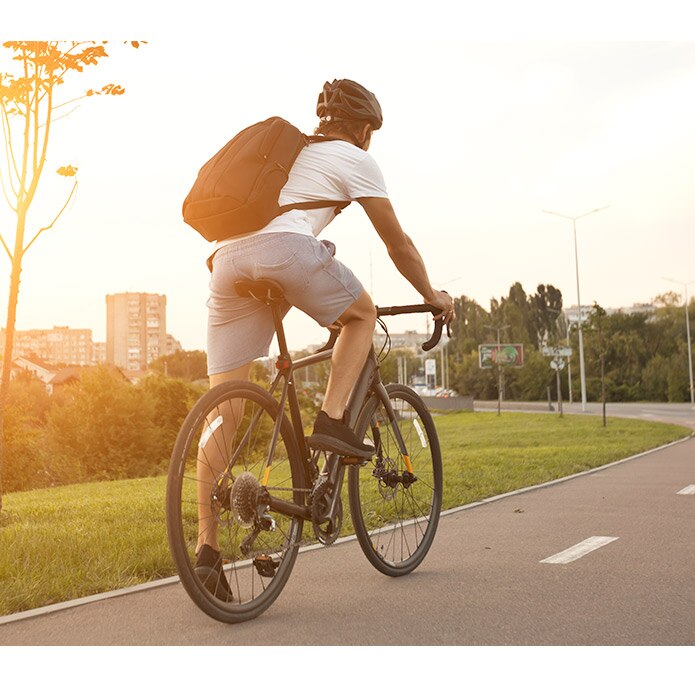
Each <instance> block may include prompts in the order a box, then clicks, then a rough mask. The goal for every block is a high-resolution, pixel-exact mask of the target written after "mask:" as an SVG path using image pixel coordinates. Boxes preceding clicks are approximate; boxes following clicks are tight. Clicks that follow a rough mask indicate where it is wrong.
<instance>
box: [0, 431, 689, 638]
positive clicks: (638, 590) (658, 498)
mask: <svg viewBox="0 0 695 700" xmlns="http://www.w3.org/2000/svg"><path fill="white" fill-rule="evenodd" d="M693 485H695V440H692V439H691V440H687V441H684V442H681V443H679V444H676V445H673V446H670V447H668V448H665V449H661V450H658V451H654V452H652V453H650V454H647V455H644V456H642V457H639V458H636V459H631V460H628V461H625V462H623V463H620V464H617V465H615V466H611V467H609V468H607V469H603V470H600V471H594V472H592V473H589V474H586V475H583V476H580V477H578V478H573V479H569V480H565V481H562V482H560V483H555V484H553V485H549V486H546V487H543V488H540V489H534V490H527V491H525V492H523V493H517V494H514V495H510V496H507V497H504V498H499V499H496V500H492V501H490V502H487V503H483V504H481V505H478V506H476V507H469V508H466V509H463V510H460V511H458V512H455V513H452V514H449V515H447V516H445V517H443V518H442V520H441V521H440V525H439V530H438V532H437V537H436V539H435V542H434V544H433V546H432V549H431V551H430V553H429V555H428V557H427V558H426V559H425V561H424V563H423V564H422V565H421V567H420V568H419V569H418V570H417V571H416V572H414V573H413V574H411V575H409V576H405V577H402V578H398V579H392V578H389V577H386V576H383V575H381V574H379V573H378V572H377V571H376V570H375V569H373V568H372V567H371V566H370V565H369V564H368V562H367V561H366V559H365V558H364V556H363V555H362V552H361V550H360V548H359V545H358V544H357V542H355V541H354V540H353V541H348V542H345V543H340V544H337V545H334V546H333V547H331V548H328V549H323V548H321V549H315V550H312V551H308V552H303V553H302V554H300V556H299V558H298V560H297V564H296V566H295V569H294V571H293V574H292V576H291V578H290V580H289V583H288V584H287V586H286V588H285V590H284V591H283V593H282V594H281V596H280V598H279V599H278V600H277V601H276V603H275V604H274V605H273V606H272V607H271V608H270V610H268V611H267V612H266V613H265V614H264V615H263V616H261V617H260V618H258V619H257V620H254V621H251V622H248V623H244V624H242V625H235V626H228V625H224V624H222V623H218V622H216V621H214V620H212V619H209V618H207V617H206V616H205V615H204V614H203V613H201V612H200V611H199V610H198V609H197V608H196V607H195V606H194V605H193V603H192V602H190V600H189V599H188V598H187V596H186V594H185V592H184V591H183V589H182V588H181V586H180V585H179V584H173V585H166V586H162V587H158V588H153V589H150V590H145V591H140V592H136V593H132V594H129V595H126V596H121V597H115V598H110V599H107V600H102V601H98V602H93V603H89V604H87V605H84V606H80V607H75V608H71V609H68V610H63V611H60V612H54V613H51V614H48V615H43V616H40V617H33V618H28V619H24V620H20V621H17V622H12V623H9V624H3V625H0V644H10V645H24V644H43V645H52V644H61V645H67V644H76V645H92V644H121V645H130V644H157V645H166V644H177V645H180V644H185V645H204V644H215V645H256V644H262V645H272V644H282V645H294V644H316V645H330V644H345V645H353V644H356V645H360V644H376V645H391V644H392V645H404V644H405V645H409V644H414V645H423V644H455V645H475V644H487V645H499V644H514V645H527V644H528V645H546V644H550V645H553V644H558V645H568V644H569V645H573V644H581V645H610V644H619V645H636V644H637V645H658V644H673V645H678V644H688V645H691V644H693V643H694V642H695V582H694V581H693V577H692V571H693V570H695V548H693V546H692V545H693V542H695V518H694V517H693V516H694V515H695V493H692V494H691V493H690V491H689V487H690V486H693ZM693 490H694V491H695V489H693ZM595 538H604V539H601V540H598V539H595ZM599 544H600V546H598V545H599ZM578 546H579V547H580V548H579V549H577V547H578ZM568 550H570V551H569V553H568ZM578 554H579V555H580V556H577V555H578Z"/></svg>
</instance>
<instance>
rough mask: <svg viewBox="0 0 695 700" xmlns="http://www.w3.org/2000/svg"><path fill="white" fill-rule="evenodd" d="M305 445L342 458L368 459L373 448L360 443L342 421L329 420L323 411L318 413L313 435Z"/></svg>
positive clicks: (343, 420) (372, 453) (372, 452)
mask: <svg viewBox="0 0 695 700" xmlns="http://www.w3.org/2000/svg"><path fill="white" fill-rule="evenodd" d="M307 444H308V445H309V447H311V448H312V449H314V450H325V451H326V452H333V453H335V454H337V455H341V456H343V457H360V458H362V459H369V458H370V457H372V456H373V455H374V447H373V446H372V445H370V444H368V443H365V442H362V441H361V440H360V439H359V438H358V437H357V435H355V433H354V432H353V431H352V430H350V428H348V426H347V423H346V421H345V416H344V415H343V419H342V420H337V419H335V418H331V417H330V416H329V415H328V414H327V413H326V412H325V411H319V415H318V416H317V417H316V422H315V423H314V433H313V435H311V436H310V437H308V438H307Z"/></svg>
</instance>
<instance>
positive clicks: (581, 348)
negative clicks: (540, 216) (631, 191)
mask: <svg viewBox="0 0 695 700" xmlns="http://www.w3.org/2000/svg"><path fill="white" fill-rule="evenodd" d="M609 206H610V205H606V206H605V207H599V208H598V209H592V210H591V211H587V212H585V213H584V214H580V215H579V216H567V215H566V214H558V213H557V212H556V211H548V210H547V209H544V210H543V213H544V214H552V215H553V216H559V217H561V218H563V219H569V220H570V221H571V222H572V232H573V234H574V266H575V271H576V273H577V309H578V311H579V318H578V320H577V330H578V331H579V374H580V375H581V385H582V411H586V372H585V371H584V336H583V335H582V304H581V301H580V300H579V256H578V254H577V219H582V218H583V217H585V216H589V214H595V213H596V212H597V211H603V210H604V209H608V207H609Z"/></svg>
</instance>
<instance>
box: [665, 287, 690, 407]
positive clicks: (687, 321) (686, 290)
mask: <svg viewBox="0 0 695 700" xmlns="http://www.w3.org/2000/svg"><path fill="white" fill-rule="evenodd" d="M664 279H665V280H667V281H668V282H675V283H676V284H682V285H683V286H684V287H685V333H686V337H687V339H688V371H689V376H690V405H691V406H693V407H695V387H693V350H692V347H691V345H690V314H689V313H688V285H689V284H692V283H693V282H695V280H690V282H681V281H680V280H672V279H670V278H668V277H664Z"/></svg>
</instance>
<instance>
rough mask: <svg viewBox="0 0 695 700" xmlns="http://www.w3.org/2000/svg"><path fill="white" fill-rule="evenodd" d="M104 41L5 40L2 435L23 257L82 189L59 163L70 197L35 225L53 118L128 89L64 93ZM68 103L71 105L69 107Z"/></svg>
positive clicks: (1, 89)
mask: <svg viewBox="0 0 695 700" xmlns="http://www.w3.org/2000/svg"><path fill="white" fill-rule="evenodd" d="M130 43H131V45H132V46H134V47H135V48H138V46H139V42H137V41H134V42H130ZM105 44H106V42H93V41H88V42H77V41H8V42H5V43H4V44H3V46H4V47H5V48H6V49H9V51H10V52H12V54H13V60H15V61H17V62H18V63H19V65H20V68H19V70H18V72H17V75H11V74H9V73H3V74H0V120H1V121H2V126H3V136H4V139H3V145H4V147H5V149H4V150H5V157H4V158H3V159H2V163H3V165H4V166H5V172H4V173H3V172H2V170H0V184H1V185H2V191H3V194H4V198H5V202H6V204H7V205H8V206H9V208H10V209H11V211H12V212H13V218H14V221H15V224H14V244H13V246H12V250H10V246H9V245H8V243H7V242H6V239H5V236H4V235H3V232H2V231H0V242H1V243H2V246H3V248H4V249H5V252H6V253H7V255H8V257H9V259H10V262H11V274H10V289H9V295H8V304H7V323H6V326H5V328H6V334H5V351H4V353H3V363H2V376H1V377H0V436H3V435H4V431H3V416H4V408H5V403H6V397H7V392H8V388H9V382H10V372H11V369H12V346H13V344H14V332H15V323H16V317H17V302H18V299H19V284H20V277H21V272H22V261H23V258H24V255H25V254H26V252H27V251H28V250H29V248H31V246H32V245H33V244H34V243H35V242H36V240H37V239H38V237H39V236H40V235H41V234H42V233H43V232H44V231H47V230H48V229H50V228H52V227H53V226H54V224H55V223H56V221H58V219H59V218H60V216H61V214H62V213H63V212H64V211H65V209H66V207H67V205H68V204H69V202H70V200H71V199H72V198H73V196H74V194H75V191H76V189H77V178H76V175H77V168H76V167H74V166H73V165H69V164H68V165H64V166H61V167H60V168H58V169H57V171H56V172H57V174H58V175H59V176H61V177H66V178H69V179H71V180H72V186H71V187H69V188H68V190H69V191H68V193H67V197H66V198H65V202H64V204H63V205H62V207H61V208H60V209H59V210H58V212H57V214H56V215H55V216H54V217H53V220H52V221H50V222H47V223H46V224H45V225H44V226H41V227H36V228H34V227H31V228H30V226H31V224H30V222H29V219H28V215H29V212H30V209H31V206H32V204H33V203H34V200H35V197H36V192H37V188H38V186H39V182H40V181H41V178H42V175H43V174H44V167H45V165H46V155H47V152H48V145H49V141H50V140H51V137H52V126H53V123H54V122H55V121H57V120H58V119H61V118H63V117H66V116H68V114H70V111H73V110H74V106H72V105H74V103H75V102H77V101H79V100H82V99H85V98H87V97H91V96H93V95H122V94H123V93H124V89H123V88H122V87H121V86H120V85H114V84H109V85H105V86H103V87H102V88H101V89H100V90H93V89H90V90H87V91H86V92H85V93H84V94H81V95H78V96H75V97H72V98H70V99H63V98H62V90H63V85H64V84H65V81H66V78H67V76H68V75H71V74H74V73H82V72H83V71H84V69H85V67H87V66H93V65H97V63H99V61H101V60H102V59H103V58H105V57H106V56H107V55H108V54H107V53H106V49H105ZM61 99H63V101H61ZM71 106H72V107H71ZM68 107H71V108H70V111H66V108H68ZM15 126H18V127H19V128H18V130H13V129H14V127H15ZM27 239H28V240H29V242H28V243H27V242H26V241H27ZM2 444H3V440H0V509H2V492H3V487H2V472H3V466H4V463H3V462H4V459H3V451H2Z"/></svg>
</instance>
